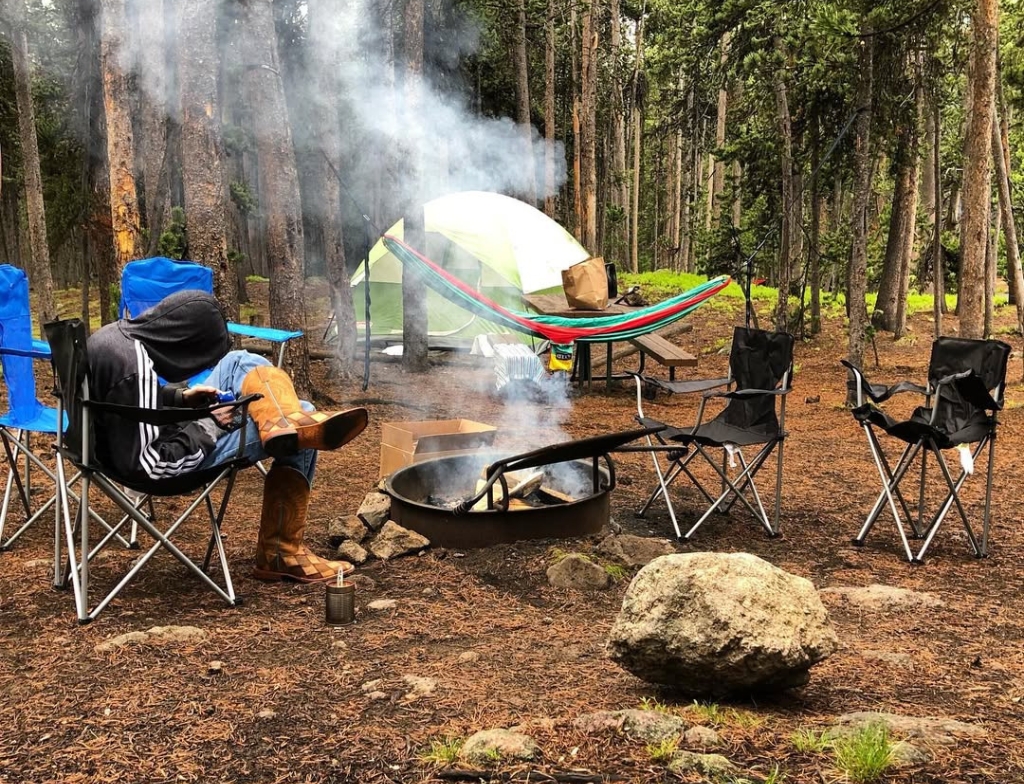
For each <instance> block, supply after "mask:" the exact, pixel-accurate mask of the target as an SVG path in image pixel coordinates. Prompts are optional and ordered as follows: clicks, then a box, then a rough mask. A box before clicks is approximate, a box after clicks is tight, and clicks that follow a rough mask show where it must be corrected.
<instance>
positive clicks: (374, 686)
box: [359, 678, 383, 692]
mask: <svg viewBox="0 0 1024 784" xmlns="http://www.w3.org/2000/svg"><path fill="white" fill-rule="evenodd" d="M381 683H383V681H382V680H381V679H380V678H374V679H373V680H372V681H367V682H366V683H364V684H363V685H362V686H360V687H359V690H360V691H364V692H370V691H377V690H378V688H379V687H380V685H381Z"/></svg>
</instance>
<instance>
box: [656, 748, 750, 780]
mask: <svg viewBox="0 0 1024 784" xmlns="http://www.w3.org/2000/svg"><path fill="white" fill-rule="evenodd" d="M668 769H669V770H670V771H671V772H672V773H675V774H676V775H680V774H684V773H691V772H695V773H701V774H703V775H705V776H708V777H710V778H712V779H717V778H725V777H730V776H733V775H735V774H736V773H737V771H738V768H737V767H736V766H735V765H733V764H732V763H731V762H730V761H729V760H728V759H726V758H725V757H723V756H722V755H721V754H697V753H695V752H692V751H677V752H676V753H675V754H673V755H672V759H671V761H670V762H669V763H668Z"/></svg>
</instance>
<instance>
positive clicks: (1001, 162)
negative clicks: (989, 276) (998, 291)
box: [992, 122, 1024, 334]
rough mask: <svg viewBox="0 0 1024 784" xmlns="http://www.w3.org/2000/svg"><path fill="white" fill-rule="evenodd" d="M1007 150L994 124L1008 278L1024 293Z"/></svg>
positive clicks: (1020, 307)
mask: <svg viewBox="0 0 1024 784" xmlns="http://www.w3.org/2000/svg"><path fill="white" fill-rule="evenodd" d="M1006 159H1007V155H1006V148H1005V147H1004V146H1003V136H1002V133H1001V132H1000V125H999V123H998V122H993V123H992V160H993V161H994V162H995V177H996V186H997V191H998V194H999V213H1000V215H1001V218H1002V226H1003V236H1004V237H1005V239H1006V277H1007V278H1008V279H1009V281H1010V284H1009V285H1010V289H1011V290H1012V291H1018V292H1020V291H1024V275H1022V273H1021V262H1020V245H1018V244H1017V224H1016V218H1015V217H1014V214H1013V201H1012V199H1011V197H1010V179H1009V176H1008V172H1007V170H1006ZM1014 305H1016V307H1017V328H1018V330H1020V332H1021V334H1024V297H1020V296H1018V297H1017V298H1016V300H1015V302H1014Z"/></svg>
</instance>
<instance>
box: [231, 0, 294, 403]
mask: <svg viewBox="0 0 1024 784" xmlns="http://www.w3.org/2000/svg"><path fill="white" fill-rule="evenodd" d="M235 7H236V8H237V9H238V12H239V22H240V25H239V26H240V33H241V35H240V39H241V46H242V51H244V52H246V53H247V55H248V57H247V60H248V63H249V67H248V68H247V69H246V70H245V72H244V73H243V74H242V76H241V86H242V92H243V94H244V95H245V96H246V99H247V102H248V104H249V105H250V106H253V107H258V110H257V111H254V112H253V115H252V123H253V124H252V130H253V133H254V134H255V137H256V154H257V156H258V159H259V177H258V182H259V205H260V212H261V213H262V215H263V217H264V220H265V232H266V242H267V255H268V264H269V273H270V276H269V277H270V322H271V324H272V325H273V326H275V327H278V328H281V329H291V330H302V331H303V332H305V331H306V310H305V297H304V283H305V280H304V256H303V254H304V246H303V234H302V215H301V214H300V212H299V206H300V204H301V201H300V199H301V197H300V194H299V175H298V170H297V168H296V165H295V149H294V147H293V145H292V133H291V126H290V124H289V122H288V109H287V106H286V105H285V100H284V84H283V82H282V79H281V68H280V58H279V56H278V52H277V37H276V32H275V29H274V17H273V9H272V4H271V0H236V3H235ZM285 359H286V362H287V365H288V370H289V372H290V374H291V376H292V381H293V383H294V384H295V387H296V389H298V390H299V391H300V392H305V393H308V392H309V391H310V388H311V383H310V378H309V344H308V342H307V339H306V337H305V335H304V336H303V337H302V338H301V339H300V340H295V341H292V342H291V346H290V347H289V349H288V351H287V352H286V353H285Z"/></svg>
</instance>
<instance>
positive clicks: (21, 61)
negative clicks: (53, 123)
mask: <svg viewBox="0 0 1024 784" xmlns="http://www.w3.org/2000/svg"><path fill="white" fill-rule="evenodd" d="M15 13H16V14H17V17H18V18H17V26H16V28H15V29H13V30H12V31H11V32H12V35H11V39H12V40H11V60H12V61H13V65H14V91H15V94H16V97H17V102H18V136H19V140H20V142H21V160H22V168H23V170H24V171H23V174H24V177H25V202H26V204H27V206H28V236H29V246H30V250H31V251H32V264H31V266H30V267H29V278H30V280H31V281H32V288H33V290H34V291H35V295H36V309H37V310H38V314H39V325H40V326H42V325H43V324H45V323H46V322H48V321H53V320H54V319H55V318H57V306H56V303H55V301H54V298H53V275H52V272H51V271H50V245H49V242H48V240H47V238H46V207H45V204H44V202H43V179H42V175H41V173H40V171H39V142H38V139H37V138H36V119H35V107H34V105H33V103H32V75H31V72H30V70H29V60H28V35H27V34H26V32H25V25H26V23H27V18H26V13H25V3H24V0H18V2H17V5H16V7H15Z"/></svg>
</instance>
